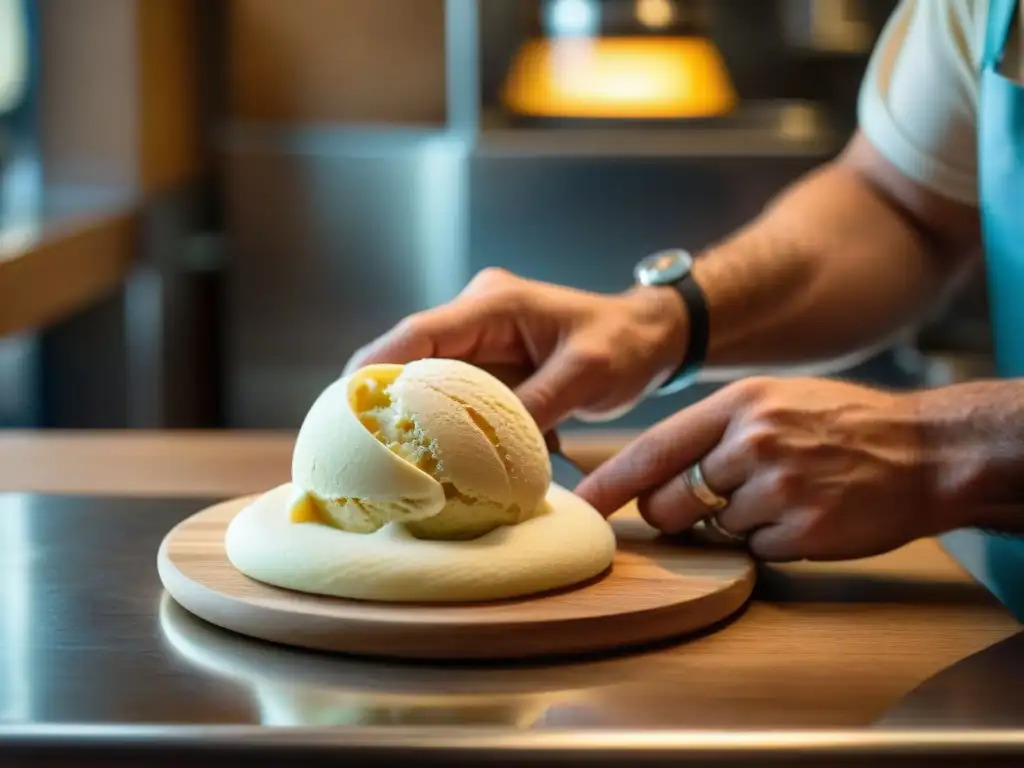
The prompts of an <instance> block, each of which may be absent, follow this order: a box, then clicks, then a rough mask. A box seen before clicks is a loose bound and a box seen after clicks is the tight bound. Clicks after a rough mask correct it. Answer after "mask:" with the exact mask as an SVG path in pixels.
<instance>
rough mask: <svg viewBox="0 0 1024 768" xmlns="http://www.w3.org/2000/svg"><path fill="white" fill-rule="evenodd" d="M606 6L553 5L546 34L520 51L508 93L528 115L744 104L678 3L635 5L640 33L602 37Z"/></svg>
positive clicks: (655, 115)
mask: <svg viewBox="0 0 1024 768" xmlns="http://www.w3.org/2000/svg"><path fill="white" fill-rule="evenodd" d="M600 11H601V6H600V5H596V4H593V3H590V2H587V0H559V1H558V2H555V3H553V4H551V5H550V6H549V7H548V15H547V26H548V29H549V32H550V33H549V35H548V36H547V37H535V38H533V39H531V40H528V41H527V42H526V43H525V44H524V45H523V46H522V47H521V48H520V49H519V51H518V52H517V54H516V57H515V59H514V61H513V64H512V67H511V68H510V70H509V74H508V77H507V79H506V81H505V87H504V90H503V93H502V99H503V102H504V104H505V106H506V108H508V109H509V110H510V111H512V112H514V113H516V114H519V115H523V116H529V117H541V118H543V117H555V118H584V119H602V118H614V119H685V118H702V117H717V116H721V115H725V114H728V113H730V112H731V111H732V110H733V109H734V107H735V106H736V103H737V101H738V97H737V95H736V91H735V88H734V86H733V83H732V79H731V78H730V76H729V73H728V71H727V69H726V66H725V62H724V60H723V59H722V56H721V54H720V52H719V50H718V48H717V47H716V46H715V44H714V43H713V42H712V41H711V40H710V39H709V38H708V37H706V36H705V35H703V34H700V33H698V32H696V31H695V30H693V29H692V28H691V27H689V26H685V27H681V29H680V31H679V32H678V33H674V32H673V27H674V26H679V25H678V22H679V21H680V18H679V15H680V13H679V5H678V3H677V2H674V1H673V0H635V3H633V7H632V13H631V15H632V21H633V26H634V29H633V30H632V31H631V32H627V33H617V34H605V33H603V32H597V31H596V28H597V27H598V26H599V25H600Z"/></svg>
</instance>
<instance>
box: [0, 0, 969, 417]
mask: <svg viewBox="0 0 1024 768" xmlns="http://www.w3.org/2000/svg"><path fill="white" fill-rule="evenodd" d="M19 1H21V2H24V3H25V4H26V7H29V8H32V9H34V14H35V17H36V18H37V20H38V23H37V24H35V26H34V28H33V29H34V32H33V37H34V42H35V50H36V52H37V56H36V59H37V64H38V65H39V67H38V71H39V72H49V73H50V75H49V76H47V77H42V78H37V79H38V88H36V89H35V90H33V91H32V92H31V100H33V102H34V103H35V104H37V111H38V112H39V114H40V115H41V119H40V124H39V128H38V130H37V131H36V134H35V136H36V139H37V143H38V144H39V145H40V147H41V150H40V152H41V157H42V165H43V167H44V169H45V173H44V176H45V177H46V185H47V186H48V187H52V186H53V185H58V186H59V185H69V184H70V185H82V184H85V185H103V184H111V183H113V184H119V185H125V188H127V189H128V190H129V191H130V192H131V194H132V195H133V198H134V200H135V201H136V203H137V211H138V237H137V239H136V242H135V246H134V254H133V264H134V266H133V270H132V273H131V277H130V278H126V279H125V280H124V281H123V283H122V285H121V287H120V289H119V290H118V291H117V292H116V294H115V295H114V296H113V297H110V298H108V299H106V300H103V301H100V302H99V303H97V304H96V305H94V306H92V307H86V308H85V309H83V310H82V311H80V312H79V313H77V314H76V315H74V316H73V317H69V318H65V319H63V320H62V321H61V322H60V323H59V324H57V325H56V326H55V327H52V328H48V329H46V330H44V331H42V332H40V333H39V334H38V336H39V338H41V339H45V340H46V346H47V348H48V349H49V350H50V352H48V353H47V360H48V361H49V362H48V363H47V365H45V366H36V367H35V368H34V369H32V370H31V373H30V374H29V373H26V371H27V370H28V369H26V368H25V367H24V366H22V371H21V373H22V374H24V375H23V376H22V389H24V388H25V387H26V386H27V387H28V388H29V389H33V391H40V392H45V393H46V394H45V397H44V398H43V405H41V406H40V407H39V408H38V409H36V410H34V411H33V410H26V409H24V408H22V409H21V410H19V409H18V408H17V407H13V406H12V405H11V402H12V401H7V404H6V405H5V401H4V400H3V394H2V393H3V392H5V391H15V390H16V389H17V387H16V386H13V384H12V381H13V379H12V375H14V374H11V370H13V368H17V366H13V368H12V367H11V366H8V369H7V370H6V371H5V372H4V373H2V374H0V379H2V380H3V381H2V382H0V414H5V415H4V416H2V417H0V418H4V419H5V420H6V423H10V424H18V425H31V424H34V425H40V426H52V427H68V428H75V427H90V428H106V427H122V426H129V427H140V428H141V427H145V428H158V427H169V428H210V427H235V428H245V429H254V430H262V429H285V430H289V429H294V428H295V427H297V426H298V424H299V422H300V421H301V418H302V416H303V415H304V414H305V412H306V409H307V408H308V406H309V404H310V402H311V401H312V399H313V398H314V397H315V396H316V394H317V393H318V392H319V391H320V390H321V389H322V388H323V387H324V386H325V385H326V384H327V383H328V382H329V381H330V380H332V379H333V378H334V377H335V376H337V375H338V373H339V372H340V370H341V368H342V367H343V365H344V363H345V361H346V360H347V358H348V357H349V355H351V353H352V352H353V351H355V349H357V348H358V347H359V346H360V345H362V344H363V343H365V342H366V341H367V340H368V339H369V338H371V337H372V336H375V335H376V334H378V333H381V332H383V331H385V330H386V329H388V328H389V327H390V326H391V325H393V324H394V323H396V322H397V321H398V320H400V319H401V318H402V317H403V316H405V315H406V314H408V313H410V312H414V311H417V310H420V309H423V308H426V307H429V306H434V305H436V304H438V303H441V302H444V301H447V300H448V299H450V298H452V297H453V296H454V295H456V294H457V293H458V291H459V290H460V289H461V288H462V287H463V286H464V285H465V284H466V282H467V281H468V280H469V279H470V278H471V277H472V275H473V274H474V273H475V272H476V271H478V270H479V269H481V268H483V267H485V266H491V265H494V266H503V267H506V268H508V269H511V270H513V271H515V272H517V273H520V274H523V275H525V276H528V277H533V278H536V279H542V280H550V281H554V282H560V283H566V284H570V285H574V286H577V287H580V288H585V289H591V290H598V291H618V290H621V289H622V288H623V287H624V286H626V285H627V284H628V283H629V281H630V280H631V270H632V266H633V264H634V262H635V261H636V260H637V258H639V257H640V256H641V255H643V254H646V253H647V252H650V251H652V250H655V249H660V248H664V247H668V246H682V247H687V248H689V249H691V250H699V249H700V248H702V247H703V246H705V245H707V244H709V243H711V242H713V241H715V240H717V239H719V238H721V237H723V236H725V235H726V234H728V233H729V232H730V231H731V230H732V229H734V228H735V227H738V226H740V225H741V224H743V223H745V222H746V221H748V220H749V219H750V217H752V216H754V215H756V214H757V213H758V212H759V211H760V210H761V209H762V208H763V206H764V205H765V203H767V202H768V201H769V200H770V199H771V198H772V197H773V196H774V195H775V194H777V193H778V192H779V191H780V190H781V189H782V188H784V187H785V186H786V185H787V184H788V183H790V182H791V181H792V180H793V179H795V178H796V177H798V176H799V175H800V174H802V173H804V172H805V171H807V170H809V169H810V168H813V167H815V166H816V165H818V164H819V163H821V162H823V161H826V160H828V159H829V158H831V157H833V156H834V155H835V153H836V152H837V151H838V150H839V149H840V148H841V146H842V145H843V143H844V142H845V140H846V138H847V137H848V136H849V133H850V131H851V130H852V129H853V127H854V125H855V116H856V104H855V100H856V92H857V86H858V84H859V80H860V75H861V73H862V71H863V68H864V66H865V64H866V61H867V56H868V55H869V53H870V49H871V46H872V45H873V43H874V39H875V37H877V35H878V33H879V32H880V30H881V28H882V25H883V24H884V22H885V20H886V19H887V17H888V14H889V12H890V11H891V10H892V8H893V7H894V5H895V2H894V0H764V1H763V2H749V0H714V2H711V1H709V0H374V2H373V3H366V2H364V0H303V2H302V3H283V2H280V0H217V1H216V2H202V3H201V2H199V0H92V1H91V2H90V4H89V5H88V10H85V5H84V4H80V3H77V0H19ZM83 14H85V15H83ZM30 16H31V14H30ZM86 16H88V19H86ZM86 21H88V23H86ZM566 24H568V25H569V27H572V25H573V24H575V25H576V27H577V32H576V33H574V34H577V37H578V32H579V25H581V24H582V25H584V26H586V25H587V24H589V25H591V26H590V27H589V29H590V31H589V32H587V33H586V35H585V36H584V37H585V42H586V46H583V47H582V48H581V47H580V46H576V47H575V48H572V47H570V48H568V49H566V48H564V46H562V42H564V39H565V38H566V35H565V34H564V33H565V31H566ZM83 25H84V26H83ZM645 25H646V26H645ZM86 27H87V28H88V30H89V31H88V34H84V33H82V32H81V31H80V30H82V29H85V28H86ZM570 31H571V30H570ZM569 38H570V39H571V38H572V35H571V34H570V35H569ZM624 39H627V40H634V41H635V43H630V44H629V46H632V47H631V48H630V52H629V56H630V57H631V58H627V59H625V60H623V59H618V60H616V59H615V56H617V55H619V54H617V53H615V51H616V45H617V43H616V42H615V41H621V40H624ZM659 40H661V41H662V42H661V43H659V42H658V41H659ZM680 40H690V41H691V42H694V41H695V44H694V45H690V46H689V48H686V46H683V47H679V46H676V44H675V43H677V42H678V41H680ZM651 41H653V43H652V46H649V45H648V43H649V42H651ZM665 41H667V44H666V42H665ZM673 41H675V42H673ZM629 46H627V47H629ZM684 48H686V50H690V51H691V53H692V52H693V51H696V52H697V53H696V55H697V56H698V57H699V58H698V59H697V60H695V61H696V63H695V66H696V67H698V68H699V69H700V71H701V72H704V73H705V74H704V75H701V77H703V78H705V79H704V80H700V81H699V82H700V83H703V84H704V85H701V86H700V87H699V88H697V89H696V91H692V89H691V91H692V93H691V96H692V95H693V94H696V96H697V97H698V98H696V99H695V100H694V99H691V98H690V97H689V96H687V95H686V94H687V93H690V92H686V91H685V89H683V90H680V89H679V82H681V81H679V80H678V78H676V79H673V78H672V77H667V78H666V77H662V75H665V73H666V72H667V71H668V70H665V69H664V68H663V67H662V69H658V67H659V66H662V65H659V64H657V57H658V56H661V55H668V56H670V57H672V56H675V57H677V58H676V59H673V61H676V62H677V63H678V56H679V55H682V53H681V52H682V51H683V49H684ZM529 51H533V52H534V54H536V52H537V51H540V52H542V53H543V52H544V51H547V54H546V55H548V59H547V61H548V65H549V66H548V69H547V70H546V71H547V72H548V75H547V79H544V78H543V77H542V78H540V79H536V78H535V79H534V80H530V79H529V78H526V79H522V78H521V77H520V81H521V82H525V83H527V87H525V88H523V87H521V88H520V89H519V92H518V96H516V98H518V99H519V102H516V100H515V99H514V98H511V97H510V95H509V94H510V93H511V94H513V95H514V94H515V89H514V88H513V87H512V85H510V84H514V83H515V82H516V78H517V77H519V76H518V75H515V76H514V73H516V72H520V73H521V72H523V71H529V70H524V69H523V68H522V66H520V65H521V63H522V62H523V61H524V60H525V59H524V56H526V52H529ZM581 51H582V52H583V53H582V55H581ZM659 51H660V52H659ZM652 55H653V58H651V56H652ZM687 55H690V54H687ZM609 57H610V58H609ZM540 61H544V59H543V57H542V58H541V59H540ZM609 62H611V63H612V64H614V66H611V65H609ZM652 62H654V63H653V64H652ZM606 65H608V66H606ZM719 65H721V66H720V67H719V69H718V70H716V69H715V67H716V66H719ZM609 66H610V68H609ZM588 67H590V69H588ZM637 67H640V69H637ZM644 67H646V69H644ZM695 71H696V70H695ZM637 72H641V73H642V72H648V73H654V75H653V79H652V80H651V82H652V83H654V82H657V83H661V84H662V86H659V87H662V90H661V91H658V92H653V91H652V93H654V96H653V97H652V99H651V100H650V101H648V102H647V103H646V106H645V105H644V104H641V105H640V107H638V106H637V104H636V102H635V100H634V102H632V103H627V102H626V101H623V102H620V103H614V102H609V101H608V100H607V99H604V100H603V101H602V100H598V102H594V103H590V105H589V107H587V105H586V103H585V99H584V100H582V101H581V94H583V95H584V96H585V95H586V94H587V93H591V94H593V93H598V94H605V95H607V94H609V93H615V92H618V91H617V90H616V89H617V88H619V86H615V85H614V83H615V79H616V77H618V79H619V81H628V82H636V80H635V78H636V77H637V74H636V73H637ZM715 72H718V74H714V73H715ZM722 72H724V73H725V76H724V79H723V77H722ZM609 73H610V74H609ZM708 73H711V74H708ZM669 74H671V72H669ZM609 77H610V78H611V79H610V80H609V79H608V78H609ZM602 78H603V79H602ZM629 78H634V80H633V81H630V80H629ZM641 79H642V78H641ZM136 81H137V82H136ZM531 83H533V84H532V85H531ZM609 83H610V84H611V85H609ZM712 83H718V84H719V85H718V86H715V87H720V86H722V83H726V84H727V85H726V86H725V87H724V88H723V89H721V90H720V91H719V92H718V93H717V95H716V94H713V93H710V92H709V91H707V92H705V91H701V88H706V89H709V88H711V87H712V85H711V84H712ZM673 88H675V90H672V89H673ZM545 89H547V90H545ZM566 89H569V90H566ZM572 89H575V91H573V90H572ZM588 89H589V90H588ZM620 90H621V89H620ZM626 90H627V91H629V89H628V88H627V89H626ZM634 90H635V89H634ZM560 93H561V94H563V96H564V94H565V93H568V94H569V97H567V98H568V101H561V100H560V99H561V98H562V97H561V96H558V94H560ZM83 94H93V97H92V98H91V99H90V98H82V95H83ZM524 94H525V96H524ZM544 94H548V95H547V96H544ZM550 94H555V95H556V97H554V98H552V97H551V95H550ZM574 94H575V95H574ZM524 99H525V101H524ZM688 99H689V100H688ZM570 102H571V103H572V104H575V105H576V106H577V107H579V105H580V104H584V106H585V107H587V108H588V109H591V110H593V109H598V111H600V110H602V109H603V110H606V111H607V114H604V115H603V116H600V117H597V118H594V117H583V118H580V117H579V116H578V115H576V116H573V115H572V114H569V113H570V112H572V110H571V109H569V108H568V106H567V105H569V104H570ZM515 103H530V104H532V105H533V107H532V108H533V109H534V110H535V111H536V110H537V109H539V110H540V111H541V112H545V114H543V115H540V116H539V117H538V115H536V114H524V113H522V112H521V111H520V112H517V109H516V107H515V106H514V105H515ZM595 103H596V104H597V106H596V107H595V106H594V104H595ZM666 105H668V107H666ZM666 108H667V109H675V110H677V111H678V110H684V111H685V110H686V109H690V108H692V110H693V113H692V114H690V115H678V114H677V115H676V117H670V118H665V117H664V116H662V117H657V116H653V117H652V116H648V117H643V116H641V117H637V116H635V115H634V116H632V117H629V118H628V119H627V118H624V117H623V115H625V114H627V113H629V112H630V111H633V112H636V110H637V109H640V110H641V111H643V110H644V109H646V110H648V111H649V112H650V113H651V114H652V115H655V114H656V113H657V112H658V111H659V110H662V111H663V110H664V109H666ZM702 110H703V112H704V113H703V114H701V111H702ZM563 113H564V114H563ZM0 132H2V131H0ZM984 315H985V304H984V295H983V291H981V290H980V288H979V286H978V285H977V284H976V283H973V284H972V285H971V286H969V287H968V290H967V292H966V293H965V294H963V298H961V299H960V300H959V303H958V304H956V305H954V306H953V307H951V308H950V309H949V311H947V312H945V313H944V314H941V315H940V316H939V317H938V318H937V319H936V320H935V321H934V322H932V323H931V324H930V325H929V327H928V328H927V329H926V333H925V334H924V336H923V337H922V338H924V339H925V340H926V344H925V346H926V347H927V349H928V350H930V351H936V350H937V351H939V352H942V353H952V352H959V351H967V352H972V353H979V354H984V352H985V349H984V346H985V331H986V325H985V323H984ZM8 343H11V342H8ZM40 343H42V342H40ZM82 349H90V350H95V354H94V355H93V356H92V357H91V358H86V357H83V355H82V353H81V350H82ZM920 349H921V344H920V342H919V341H918V340H917V339H915V338H909V339H907V340H905V341H901V342H900V343H899V344H898V345H896V346H895V347H894V348H892V349H888V350H884V351H883V352H882V353H881V354H879V355H878V356H876V357H874V358H873V359H871V360H869V361H867V362H866V363H865V364H864V365H858V366H854V367H852V368H851V369H850V370H846V371H841V372H840V374H841V375H848V376H852V377H859V378H864V379H865V380H868V381H877V382H879V383H886V384H887V385H893V386H912V385H915V384H916V383H919V382H922V381H926V380H927V373H926V369H927V364H926V361H925V360H924V359H923V357H922V355H920V354H918V353H919V352H920ZM96 371H100V373H96ZM104 371H105V372H104ZM111 371H114V372H117V373H116V375H115V374H114V373H110V372H111ZM16 373H17V371H15V374H16ZM31 377H35V378H34V379H33V378H31ZM15 378H16V376H15ZM112 379H116V380H117V381H118V382H119V383H118V384H117V385H116V386H114V385H111V383H110V380H112ZM29 381H33V382H35V383H33V384H26V383H25V382H29ZM83 382H88V383H83ZM14 383H16V382H14ZM715 386H716V385H706V386H700V387H696V388H694V389H692V390H690V391H688V392H685V393H682V394H681V395H679V396H677V397H674V398H670V399H666V400H664V401H658V402H652V403H648V404H644V405H643V406H642V407H640V408H638V409H637V410H636V411H635V412H634V413H632V414H629V415H627V416H625V417H623V418H622V419H620V420H618V421H616V422H615V423H613V424H611V425H604V426H610V427H614V428H617V429H618V428H622V429H625V428H631V427H637V426H643V425H646V424H649V423H651V421H653V420H656V419H658V418H661V417H663V416H665V415H667V414H669V413H671V412H672V411H673V410H674V409H676V408H678V407H680V406H681V405H683V404H685V403H686V402H690V401H692V400H694V399H696V398H699V397H703V396H704V395H705V394H706V393H707V392H708V391H711V390H712V389H714V387H715ZM574 426H577V427H581V428H585V429H593V427H592V426H591V425H574Z"/></svg>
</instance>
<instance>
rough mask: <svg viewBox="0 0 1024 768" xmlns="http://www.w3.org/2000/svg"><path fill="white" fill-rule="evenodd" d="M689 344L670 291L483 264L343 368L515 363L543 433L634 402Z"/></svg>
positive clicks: (521, 387) (521, 394)
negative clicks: (451, 294) (453, 293)
mask: <svg viewBox="0 0 1024 768" xmlns="http://www.w3.org/2000/svg"><path fill="white" fill-rule="evenodd" d="M686 342H687V331H686V314H685V311H684V308H683V303H682V301H681V300H680V299H679V297H678V296H676V295H675V294H674V293H673V291H671V290H669V289H659V288H635V289H632V290H630V291H627V292H626V293H622V294H617V295H610V296H609V295H602V294H597V293H588V292H585V291H580V290H576V289H572V288H564V287H561V286H557V285H551V284H549V283H541V282H536V281H533V280H527V279H524V278H521V277H517V276H515V275H512V274H510V273H508V272H506V271H504V270H500V269H487V270H484V271H483V272H480V273H479V274H478V275H477V276H476V278H474V279H473V281H472V282H471V283H470V284H469V285H468V286H467V287H466V289H465V290H464V291H463V292H462V293H461V294H460V295H459V296H458V297H457V298H456V299H455V300H454V301H452V302H450V303H448V304H445V305H443V306H441V307H437V308H435V309H431V310H427V311H425V312H421V313H418V314H415V315H412V316H410V317H408V318H406V319H405V320H404V321H402V322H401V323H399V324H398V325H397V326H396V327H395V328H394V329H392V330H391V331H390V332H389V333H387V334H386V335H384V336H383V337H381V338H379V339H377V340H375V341H373V342H372V343H371V344H369V345H368V346H366V347H364V348H363V349H361V350H359V351H358V352H357V353H356V354H355V355H354V356H353V357H352V359H351V360H350V361H349V363H348V365H347V366H346V368H345V371H346V373H347V372H350V371H352V370H354V369H356V368H358V367H361V366H364V365H367V364H370V363H406V362H410V361H412V360H418V359H422V358H426V357H443V358H454V359H459V360H465V361H466V362H469V363H473V364H474V365H478V366H480V367H482V368H489V367H493V366H503V367H506V368H507V367H512V368H518V369H520V370H523V371H524V372H525V373H526V374H527V375H526V378H525V379H524V380H523V382H522V383H521V384H520V385H519V386H518V387H517V388H516V392H517V394H518V395H519V397H520V398H521V399H522V401H523V404H524V405H525V406H526V408H527V410H528V411H529V412H530V413H531V414H532V415H533V417H534V419H535V420H536V421H537V424H538V425H539V426H540V428H541V430H542V431H543V432H549V431H550V430H552V429H553V428H555V427H556V426H557V425H558V424H559V422H561V421H563V420H564V419H566V418H567V417H569V416H572V415H574V414H575V415H583V416H591V417H600V416H606V415H607V414H609V413H613V412H615V411H617V410H620V409H622V408H623V407H625V406H629V405H631V404H632V403H633V402H635V401H636V400H637V399H638V398H639V397H640V396H641V395H643V393H644V391H645V389H646V388H647V386H648V385H649V383H650V382H651V381H652V380H654V379H655V378H656V377H657V376H658V375H659V374H661V373H663V372H666V371H671V370H673V369H674V368H675V366H676V365H678V363H679V361H680V360H682V358H683V354H684V351H685V346H686Z"/></svg>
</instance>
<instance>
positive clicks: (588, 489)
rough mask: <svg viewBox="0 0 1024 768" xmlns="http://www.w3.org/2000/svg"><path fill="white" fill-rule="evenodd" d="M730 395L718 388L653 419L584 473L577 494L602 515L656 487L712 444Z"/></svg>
mask: <svg viewBox="0 0 1024 768" xmlns="http://www.w3.org/2000/svg"><path fill="white" fill-rule="evenodd" d="M734 399H735V398H734V397H732V396H730V394H729V393H728V390H727V389H723V390H719V392H717V393H715V394H713V395H711V396H710V397H708V398H706V399H704V400H702V401H700V402H699V403H697V404H696V405H693V406H691V407H689V408H686V409H685V410H682V411H680V412H679V413H677V414H675V415H673V416H671V417H669V418H667V419H665V420H664V421H662V422H660V423H658V424H656V425H655V426H654V427H652V428H651V429H649V430H647V431H646V432H644V433H643V434H641V435H640V436H639V437H638V438H637V439H636V440H634V441H633V442H632V443H630V444H629V445H628V446H627V447H626V448H625V449H623V450H622V451H621V452H620V453H618V454H617V455H615V456H613V457H612V458H611V459H609V460H608V461H606V462H605V463H604V464H602V465H601V466H600V467H598V468H597V469H596V470H594V472H592V473H591V474H590V475H588V476H587V477H586V478H585V479H584V480H583V482H581V483H580V484H579V485H578V486H577V487H576V493H577V495H579V496H580V497H582V498H583V499H584V500H586V501H588V502H589V503H590V504H591V505H592V506H593V507H594V508H595V509H597V511H598V512H600V513H601V514H603V515H605V516H608V515H610V514H612V513H613V512H616V511H617V510H619V509H621V508H622V507H623V506H625V505H626V504H627V503H629V502H630V501H631V500H633V499H635V498H637V497H638V496H640V495H641V494H647V493H650V492H652V491H654V490H655V489H657V488H659V487H661V486H662V485H664V484H665V483H666V482H668V481H669V480H670V479H671V478H672V477H673V476H674V475H677V474H679V473H680V472H682V471H683V470H684V469H686V468H687V467H689V466H690V465H691V464H693V463H694V462H696V461H700V459H701V458H703V457H704V456H706V455H707V454H708V453H709V452H710V451H711V449H712V448H714V447H715V445H717V443H718V441H719V440H721V438H722V435H723V434H724V433H725V430H726V428H727V427H728V425H729V420H730V418H731V416H732V411H733V408H732V407H731V406H732V401H733V400H734Z"/></svg>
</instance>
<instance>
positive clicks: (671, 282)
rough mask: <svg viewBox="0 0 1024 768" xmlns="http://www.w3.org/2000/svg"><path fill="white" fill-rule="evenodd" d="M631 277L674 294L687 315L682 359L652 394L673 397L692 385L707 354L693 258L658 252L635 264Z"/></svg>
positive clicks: (705, 317)
mask: <svg viewBox="0 0 1024 768" xmlns="http://www.w3.org/2000/svg"><path fill="white" fill-rule="evenodd" d="M633 277H634V279H635V280H636V282H637V284H639V285H645V286H664V287H666V288H669V289H672V290H675V291H676V292H677V293H678V294H679V296H680V298H682V300H683V304H684V305H685V307H686V312H687V314H688V315H689V322H690V328H689V343H688V344H687V347H686V352H685V353H684V354H683V359H682V361H681V362H680V363H679V367H678V368H676V369H675V371H673V372H671V373H670V374H669V376H668V378H667V379H665V381H663V382H661V383H658V384H656V387H655V389H654V391H653V394H655V395H658V396H661V395H670V394H674V393H675V392H678V391H679V390H681V389H684V388H685V387H687V386H689V385H690V384H692V383H693V381H694V380H695V379H696V377H697V374H698V373H699V372H700V369H701V366H702V365H703V364H704V358H705V357H706V356H707V350H708V332H709V322H708V305H707V299H706V298H705V297H704V291H703V290H701V287H700V285H699V284H698V283H697V281H696V280H695V279H694V277H693V257H692V256H691V255H690V254H689V252H687V251H684V250H681V249H670V250H666V251H658V252H657V253H652V254H651V255H649V256H646V257H644V258H643V259H641V260H640V261H639V262H637V264H636V266H635V267H634V268H633Z"/></svg>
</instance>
